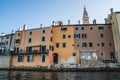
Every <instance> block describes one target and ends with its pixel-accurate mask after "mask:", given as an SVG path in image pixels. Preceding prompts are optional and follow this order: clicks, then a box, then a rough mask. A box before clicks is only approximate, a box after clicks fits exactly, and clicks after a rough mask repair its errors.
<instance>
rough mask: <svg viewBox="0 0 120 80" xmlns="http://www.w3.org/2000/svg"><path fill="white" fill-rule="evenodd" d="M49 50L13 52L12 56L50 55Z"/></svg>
mask: <svg viewBox="0 0 120 80" xmlns="http://www.w3.org/2000/svg"><path fill="white" fill-rule="evenodd" d="M48 53H49V50H48V49H47V50H44V51H42V50H41V51H39V50H32V51H28V52H26V51H23V52H12V53H10V55H21V54H48Z"/></svg>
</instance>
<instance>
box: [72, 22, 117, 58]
mask: <svg viewBox="0 0 120 80" xmlns="http://www.w3.org/2000/svg"><path fill="white" fill-rule="evenodd" d="M74 31H75V33H74V34H75V35H79V36H76V37H75V40H74V41H75V50H78V51H79V54H80V60H82V59H91V58H92V56H93V58H95V59H97V60H111V59H112V60H113V59H115V50H114V41H113V35H112V26H111V24H86V25H84V24H83V25H75V26H74Z"/></svg>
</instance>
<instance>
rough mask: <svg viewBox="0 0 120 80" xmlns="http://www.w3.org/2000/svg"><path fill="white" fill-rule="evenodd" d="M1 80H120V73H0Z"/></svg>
mask: <svg viewBox="0 0 120 80" xmlns="http://www.w3.org/2000/svg"><path fill="white" fill-rule="evenodd" d="M0 80H120V72H40V71H0Z"/></svg>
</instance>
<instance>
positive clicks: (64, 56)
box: [52, 21, 76, 64]
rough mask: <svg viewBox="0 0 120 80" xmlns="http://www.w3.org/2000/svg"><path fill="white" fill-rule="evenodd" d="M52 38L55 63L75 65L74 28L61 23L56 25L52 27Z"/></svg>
mask: <svg viewBox="0 0 120 80" xmlns="http://www.w3.org/2000/svg"><path fill="white" fill-rule="evenodd" d="M52 36H53V46H54V51H53V63H54V64H65V63H75V62H76V61H75V59H76V54H75V51H74V27H73V26H70V25H63V23H62V22H61V21H59V22H57V24H56V25H52Z"/></svg>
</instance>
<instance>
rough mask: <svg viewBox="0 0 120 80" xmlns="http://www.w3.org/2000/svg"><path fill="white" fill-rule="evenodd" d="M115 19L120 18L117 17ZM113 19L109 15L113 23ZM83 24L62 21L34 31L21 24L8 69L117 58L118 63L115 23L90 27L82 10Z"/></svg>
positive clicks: (93, 24)
mask: <svg viewBox="0 0 120 80" xmlns="http://www.w3.org/2000/svg"><path fill="white" fill-rule="evenodd" d="M116 14H118V12H117V13H116ZM112 15H113V14H112ZM110 16H111V15H109V17H110ZM117 17H118V18H119V15H117ZM115 20H116V19H115ZM115 20H114V16H112V21H115ZM82 21H83V24H80V21H78V24H71V23H70V20H68V24H67V25H64V24H63V22H62V21H57V22H55V21H53V24H52V26H51V27H43V28H42V27H40V28H35V29H27V25H24V26H23V30H20V31H16V32H15V41H14V42H15V43H14V48H15V50H14V52H13V53H11V61H10V64H11V66H15V67H40V66H49V65H53V64H77V63H80V62H81V61H84V60H85V61H92V60H94V61H105V62H106V61H107V62H115V61H116V58H117V57H118V58H117V59H118V60H119V54H118V52H119V46H117V45H119V44H117V43H118V42H119V39H118V38H119V37H118V36H119V32H117V33H116V31H115V30H118V27H116V25H118V24H117V23H116V22H117V21H118V20H117V21H115V22H112V21H111V20H109V18H108V19H105V23H103V24H97V23H96V20H95V19H94V20H93V23H92V24H90V22H89V15H88V13H87V10H86V8H85V7H84V11H83V18H82ZM111 23H114V24H111ZM41 26H42V25H41ZM114 26H115V27H114ZM118 31H119V30H118ZM116 36H117V38H116ZM114 44H115V46H114Z"/></svg>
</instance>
